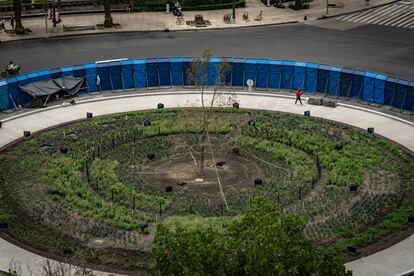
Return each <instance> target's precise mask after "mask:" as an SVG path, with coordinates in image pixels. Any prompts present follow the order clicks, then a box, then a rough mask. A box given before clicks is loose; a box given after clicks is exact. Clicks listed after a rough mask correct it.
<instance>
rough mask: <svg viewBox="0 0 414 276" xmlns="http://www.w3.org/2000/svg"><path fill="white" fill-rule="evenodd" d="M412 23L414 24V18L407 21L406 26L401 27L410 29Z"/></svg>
mask: <svg viewBox="0 0 414 276" xmlns="http://www.w3.org/2000/svg"><path fill="white" fill-rule="evenodd" d="M412 23H414V18H411V19H410V20H407V21H406V22H405V24H403V25H401V27H408V26H410V25H411V24H412Z"/></svg>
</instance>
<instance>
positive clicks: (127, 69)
mask: <svg viewBox="0 0 414 276" xmlns="http://www.w3.org/2000/svg"><path fill="white" fill-rule="evenodd" d="M121 72H122V81H123V87H124V89H131V88H134V65H133V61H132V60H130V59H128V60H122V61H121Z"/></svg>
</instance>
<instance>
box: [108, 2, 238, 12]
mask: <svg viewBox="0 0 414 276" xmlns="http://www.w3.org/2000/svg"><path fill="white" fill-rule="evenodd" d="M116 1H118V3H123V2H125V1H126V0H113V2H115V3H116ZM166 4H170V10H172V8H173V7H174V4H173V3H171V1H167V0H159V1H151V2H149V1H146V2H145V3H143V1H137V2H134V11H136V12H140V11H165V6H166ZM180 4H181V6H182V7H183V11H195V10H220V9H231V8H232V6H233V3H232V0H207V1H200V0H187V1H184V2H180ZM195 4H197V5H195ZM235 4H236V8H243V7H244V6H245V5H246V2H245V0H236V3H235Z"/></svg>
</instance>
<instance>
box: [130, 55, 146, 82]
mask: <svg viewBox="0 0 414 276" xmlns="http://www.w3.org/2000/svg"><path fill="white" fill-rule="evenodd" d="M133 64H134V86H135V87H136V88H143V87H147V74H146V72H145V59H134V60H133Z"/></svg>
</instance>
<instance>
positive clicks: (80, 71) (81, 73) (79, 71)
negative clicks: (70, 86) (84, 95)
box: [73, 64, 86, 92]
mask: <svg viewBox="0 0 414 276" xmlns="http://www.w3.org/2000/svg"><path fill="white" fill-rule="evenodd" d="M73 76H74V77H77V78H83V77H86V70H85V67H84V66H83V64H80V65H75V66H73ZM79 91H80V92H83V91H86V82H85V81H84V82H83V83H82V87H81V89H80V90H79Z"/></svg>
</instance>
